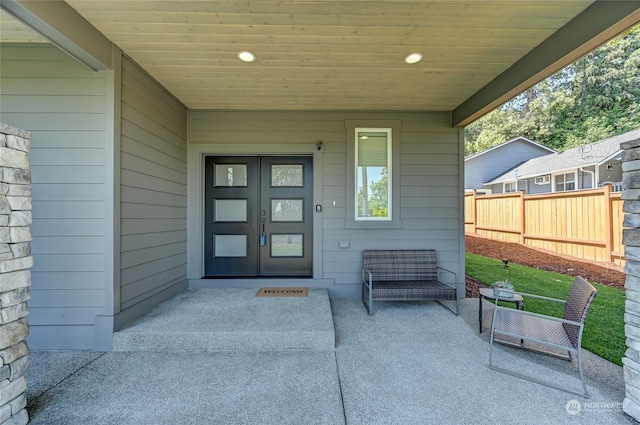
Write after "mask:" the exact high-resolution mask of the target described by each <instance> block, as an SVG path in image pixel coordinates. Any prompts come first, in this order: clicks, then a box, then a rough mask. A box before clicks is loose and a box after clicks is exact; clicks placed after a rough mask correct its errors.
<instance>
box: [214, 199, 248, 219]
mask: <svg viewBox="0 0 640 425" xmlns="http://www.w3.org/2000/svg"><path fill="white" fill-rule="evenodd" d="M214 211H215V217H216V218H215V220H216V222H232V221H239V222H243V223H244V222H246V221H247V200H246V199H216V200H215V207H214Z"/></svg>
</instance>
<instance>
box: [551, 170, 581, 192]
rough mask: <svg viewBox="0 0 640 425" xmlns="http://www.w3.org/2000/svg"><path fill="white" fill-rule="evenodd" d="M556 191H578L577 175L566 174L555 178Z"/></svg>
mask: <svg viewBox="0 0 640 425" xmlns="http://www.w3.org/2000/svg"><path fill="white" fill-rule="evenodd" d="M554 181H555V185H554V191H555V192H564V191H565V190H576V174H575V173H566V174H558V175H557V176H554Z"/></svg>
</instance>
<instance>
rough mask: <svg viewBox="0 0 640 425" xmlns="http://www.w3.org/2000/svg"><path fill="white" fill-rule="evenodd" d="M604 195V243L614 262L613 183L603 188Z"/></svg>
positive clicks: (608, 254)
mask: <svg viewBox="0 0 640 425" xmlns="http://www.w3.org/2000/svg"><path fill="white" fill-rule="evenodd" d="M602 190H603V192H602V193H603V196H604V225H605V234H604V238H605V240H604V243H605V247H604V249H605V250H606V255H607V257H606V258H607V261H608V262H610V263H613V255H612V253H613V205H611V185H610V184H605V185H604V187H603V188H602Z"/></svg>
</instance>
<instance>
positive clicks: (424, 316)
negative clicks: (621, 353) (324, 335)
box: [27, 299, 635, 425]
mask: <svg viewBox="0 0 640 425" xmlns="http://www.w3.org/2000/svg"><path fill="white" fill-rule="evenodd" d="M461 306H462V313H461V314H460V315H459V316H455V315H453V314H452V313H451V312H450V311H448V310H446V309H445V308H444V307H442V306H441V305H438V304H436V303H432V302H425V303H379V304H377V305H376V311H375V315H374V316H371V317H370V316H368V315H367V313H366V310H365V308H364V306H363V305H362V303H361V302H360V301H355V300H349V301H343V300H332V301H331V304H330V308H331V313H332V315H333V322H334V326H335V339H336V344H335V349H334V350H333V349H289V350H283V349H278V350H261V351H256V350H241V351H206V350H198V351H175V350H165V351H119V352H116V351H114V352H107V353H102V352H87V351H35V352H32V353H31V354H30V356H31V367H30V370H29V372H28V374H27V381H28V389H27V396H28V410H29V414H30V417H31V422H30V423H31V424H330V425H333V424H336V425H339V424H348V425H354V424H385V425H388V424H442V423H446V424H502V423H505V424H507V423H509V424H511V423H518V424H540V423H553V424H564V423H567V424H574V423H590V424H616V423H623V424H624V423H635V421H634V420H633V419H632V418H630V417H629V416H627V415H625V414H624V413H623V412H622V400H623V399H624V383H623V382H624V381H623V376H622V368H620V367H618V366H616V365H613V364H611V363H609V362H606V361H604V360H602V359H601V358H599V357H597V356H594V355H592V354H591V353H588V352H585V358H584V366H585V374H586V376H587V385H588V387H589V391H590V394H591V398H589V399H584V398H580V397H577V396H573V395H571V394H568V393H565V392H561V391H558V390H554V389H550V388H547V387H545V386H541V385H538V384H535V383H531V382H528V381H524V380H521V379H518V378H515V377H512V376H509V375H505V374H501V373H499V372H495V371H492V370H489V369H488V367H487V362H488V352H489V343H488V332H483V333H482V334H479V333H478V316H477V315H478V310H477V308H478V300H477V299H466V300H463V302H462V303H461ZM490 313H491V306H490V304H485V320H490V319H489V318H490ZM274 314H276V313H274ZM485 329H488V328H487V327H485ZM495 355H496V360H497V361H504V362H508V363H511V364H512V365H513V366H514V367H516V368H518V369H519V370H521V371H525V372H527V373H533V374H536V375H538V376H544V375H547V376H549V377H551V378H552V379H556V380H558V379H560V380H562V381H566V382H568V383H570V384H575V385H577V386H579V385H580V384H579V380H578V379H577V372H576V371H575V370H574V369H573V368H572V367H571V365H570V364H569V363H567V362H562V361H560V360H556V359H552V358H548V357H545V356H536V355H532V354H531V353H527V352H523V351H521V350H514V349H511V348H507V347H501V346H500V347H499V348H498V352H497V353H495Z"/></svg>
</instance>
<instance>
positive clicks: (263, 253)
mask: <svg viewBox="0 0 640 425" xmlns="http://www.w3.org/2000/svg"><path fill="white" fill-rule="evenodd" d="M312 179H313V172H312V158H311V157H289V156H279V157H275V156H262V157H258V156H237V157H207V158H206V159H205V226H204V231H205V243H204V255H205V261H204V269H205V276H206V277H234V276H237V277H261V276H265V277H266V276H269V277H278V276H280V277H287V276H297V277H310V276H311V275H312V270H311V266H312V245H313V244H312V239H313V238H312V231H313V223H312V221H313V208H312V205H311V204H312V202H313V181H312Z"/></svg>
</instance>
